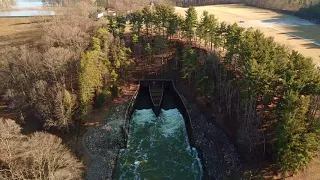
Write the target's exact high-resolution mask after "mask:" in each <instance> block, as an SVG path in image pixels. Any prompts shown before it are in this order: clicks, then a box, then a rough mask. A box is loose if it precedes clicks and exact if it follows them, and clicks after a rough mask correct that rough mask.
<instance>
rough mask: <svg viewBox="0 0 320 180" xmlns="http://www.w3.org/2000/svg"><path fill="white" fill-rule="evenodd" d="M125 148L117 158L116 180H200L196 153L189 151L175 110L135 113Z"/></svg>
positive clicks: (182, 124)
mask: <svg viewBox="0 0 320 180" xmlns="http://www.w3.org/2000/svg"><path fill="white" fill-rule="evenodd" d="M127 143H128V148H127V149H125V150H124V151H122V152H121V153H120V154H119V158H118V165H117V172H116V173H117V175H116V176H117V178H118V179H124V180H126V179H183V180H188V179H192V180H198V179H201V178H202V167H201V163H200V159H199V158H198V153H197V151H196V149H195V148H191V147H190V145H189V141H188V136H187V133H186V127H185V123H184V119H183V116H182V115H181V113H180V112H179V110H178V109H170V110H161V113H160V115H159V117H158V118H157V117H156V116H155V115H154V113H153V111H152V109H144V110H136V111H135V112H134V113H133V115H132V118H131V123H130V135H129V140H128V142H127Z"/></svg>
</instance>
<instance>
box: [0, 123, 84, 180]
mask: <svg viewBox="0 0 320 180" xmlns="http://www.w3.org/2000/svg"><path fill="white" fill-rule="evenodd" d="M82 168H83V165H82V163H81V162H79V161H78V160H77V159H76V158H75V157H74V156H73V155H72V154H71V152H70V151H69V150H68V148H67V147H66V146H65V145H63V144H62V140H61V139H60V138H58V137H56V136H54V135H51V134H48V133H43V132H37V133H34V134H32V135H31V136H30V137H27V136H25V135H22V134H21V133H20V126H19V125H17V124H16V123H15V122H14V121H13V120H11V119H0V179H8V180H13V179H41V180H66V179H68V180H71V179H73V180H76V179H81V177H82V170H83V169H82Z"/></svg>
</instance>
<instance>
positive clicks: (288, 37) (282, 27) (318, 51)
mask: <svg viewBox="0 0 320 180" xmlns="http://www.w3.org/2000/svg"><path fill="white" fill-rule="evenodd" d="M185 10H186V8H181V7H176V12H177V13H179V14H182V15H184V14H185ZM204 10H206V11H208V12H209V13H211V14H214V15H215V16H216V17H217V18H218V19H219V21H225V22H227V23H239V22H240V21H244V23H239V25H240V26H242V27H246V28H249V27H253V28H255V29H259V30H261V31H262V32H263V33H264V34H265V35H266V36H273V37H274V38H275V40H276V41H277V42H280V43H282V44H285V45H287V46H289V47H290V48H292V49H294V50H296V51H299V52H300V53H301V54H303V55H305V56H307V57H311V58H313V60H314V62H315V63H316V64H317V65H318V66H320V33H319V32H320V25H316V24H313V23H310V22H309V21H306V20H303V19H300V18H297V17H294V16H290V15H284V14H280V13H277V12H274V11H271V10H265V9H261V8H255V7H249V6H244V5H239V4H231V5H212V6H199V7H196V11H197V13H198V18H199V19H200V17H201V15H202V12H203V11H204ZM315 43H318V44H319V45H316V44H315Z"/></svg>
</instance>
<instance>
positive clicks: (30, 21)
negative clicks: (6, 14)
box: [0, 17, 42, 49]
mask: <svg viewBox="0 0 320 180" xmlns="http://www.w3.org/2000/svg"><path fill="white" fill-rule="evenodd" d="M41 19H42V18H39V17H23V18H0V49H1V48H3V47H6V46H19V45H23V44H27V43H30V42H32V41H33V40H35V39H37V38H38V37H40V36H41V34H40V31H39V27H38V26H37V24H38V23H37V22H39V21H40V20H41Z"/></svg>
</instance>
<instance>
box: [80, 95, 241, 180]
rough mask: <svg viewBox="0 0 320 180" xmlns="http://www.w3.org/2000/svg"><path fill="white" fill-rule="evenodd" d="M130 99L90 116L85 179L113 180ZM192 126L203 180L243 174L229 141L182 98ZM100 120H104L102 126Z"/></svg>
mask: <svg viewBox="0 0 320 180" xmlns="http://www.w3.org/2000/svg"><path fill="white" fill-rule="evenodd" d="M129 99H130V96H122V97H121V98H120V100H119V101H117V102H115V103H112V104H110V105H109V106H108V107H106V108H105V110H102V111H99V112H96V113H95V115H94V116H89V117H88V119H87V123H85V125H86V126H90V127H88V128H87V133H86V134H85V135H84V136H83V145H84V147H85V148H84V149H85V150H86V151H87V152H88V155H89V159H90V162H89V163H87V175H86V179H88V180H89V179H111V178H112V176H113V172H114V168H115V165H116V159H117V156H118V152H119V150H120V149H121V148H122V147H123V145H124V144H123V142H124V139H123V134H122V131H121V128H120V127H121V126H123V124H124V115H125V111H126V108H127V106H128V103H129V102H128V100H129ZM182 99H183V101H184V103H185V104H186V107H187V109H188V110H189V115H190V118H191V121H192V124H193V135H192V136H193V137H192V138H193V139H194V140H195V146H196V148H197V150H198V151H199V156H200V158H201V163H202V166H203V168H204V179H223V178H226V177H227V178H231V179H232V178H235V177H237V176H239V173H241V167H242V165H241V162H240V158H239V155H238V154H237V152H236V149H235V147H234V146H233V145H232V143H231V142H230V141H229V139H228V137H227V136H226V135H225V134H224V133H223V132H222V131H221V130H220V129H219V128H217V127H216V126H215V125H214V124H213V123H212V122H211V121H208V120H207V119H206V118H205V117H204V115H203V114H202V113H201V112H200V110H199V109H198V107H197V105H196V104H195V103H194V102H192V101H190V99H188V98H185V97H182ZM99 119H100V120H101V119H104V120H103V121H102V122H101V121H99Z"/></svg>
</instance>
